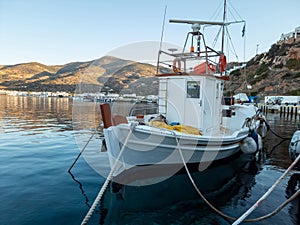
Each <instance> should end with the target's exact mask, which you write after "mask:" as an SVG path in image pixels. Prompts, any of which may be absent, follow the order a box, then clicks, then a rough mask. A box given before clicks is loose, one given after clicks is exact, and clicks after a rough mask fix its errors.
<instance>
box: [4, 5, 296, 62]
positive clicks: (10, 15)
mask: <svg viewBox="0 0 300 225" xmlns="http://www.w3.org/2000/svg"><path fill="white" fill-rule="evenodd" d="M227 1H228V6H229V7H230V8H231V11H228V17H230V16H231V14H235V16H236V17H235V18H236V19H240V18H242V19H244V20H246V23H247V24H246V36H245V37H246V42H245V43H246V53H245V57H244V53H243V46H244V45H243V44H240V45H237V47H236V49H235V50H236V51H237V54H238V55H239V59H240V60H243V59H244V58H245V59H246V60H249V59H250V58H252V57H253V56H254V55H255V53H256V50H257V45H258V53H261V52H266V51H268V50H269V48H270V47H271V45H272V44H273V43H276V42H277V41H278V40H279V38H280V36H281V34H282V33H288V32H291V31H293V30H294V29H295V28H296V27H299V26H300V13H299V12H300V0H251V1H250V0H227ZM221 4H222V0H185V1H182V0H181V1H179V0H147V1H146V0H0V49H1V50H0V51H1V53H0V65H11V64H17V63H23V62H33V61H35V62H41V63H44V64H47V65H55V64H65V63H69V62H74V61H88V60H92V59H97V58H100V57H102V56H103V55H106V54H107V53H108V52H110V51H111V50H113V49H116V48H119V47H121V46H124V45H129V44H132V43H135V42H143V41H157V42H159V41H160V37H161V30H162V21H163V16H164V9H165V6H166V5H167V14H166V19H167V21H168V20H169V19H171V18H178V19H193V20H196V19H197V20H211V19H214V20H215V19H217V20H221V18H222V16H221V15H219V16H218V17H214V14H215V13H216V12H218V9H220V6H221ZM232 6H233V8H232ZM234 26H236V25H234ZM189 29H190V27H189V26H185V25H182V24H179V25H174V24H169V23H166V24H165V30H164V41H166V42H169V43H173V44H176V45H180V46H181V45H182V44H183V43H184V38H185V33H182V32H186V31H188V30H189ZM238 29H239V33H236V36H238V39H237V40H238V41H240V42H243V40H241V31H242V26H240V27H238ZM239 38H240V39H239Z"/></svg>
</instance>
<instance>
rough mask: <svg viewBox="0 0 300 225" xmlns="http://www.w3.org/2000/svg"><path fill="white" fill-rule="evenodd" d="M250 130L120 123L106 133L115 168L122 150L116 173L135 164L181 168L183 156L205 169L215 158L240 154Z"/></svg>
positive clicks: (189, 161)
mask: <svg viewBox="0 0 300 225" xmlns="http://www.w3.org/2000/svg"><path fill="white" fill-rule="evenodd" d="M248 132H249V131H248V129H247V128H245V129H242V130H240V131H239V132H235V133H234V134H232V135H219V136H200V135H186V134H182V133H178V132H174V131H169V130H163V129H159V128H154V127H150V126H143V125H138V126H135V127H133V128H132V126H131V125H130V124H120V125H118V126H111V127H109V128H107V129H104V136H105V140H106V146H107V151H108V154H109V156H110V157H109V159H110V164H111V168H112V167H113V165H114V164H115V163H116V159H117V158H118V156H119V154H120V151H121V150H122V153H121V156H120V160H119V162H117V163H119V165H118V167H117V169H116V171H115V174H114V175H115V176H116V175H118V174H120V173H121V172H122V171H124V170H127V169H129V168H132V167H135V166H150V165H178V166H177V169H178V170H179V169H181V168H182V167H183V160H184V162H185V163H187V164H195V163H198V164H199V170H204V169H206V168H207V166H209V165H210V163H212V162H213V161H216V160H221V159H224V158H227V157H230V156H232V155H234V154H236V153H237V152H238V151H239V150H240V142H241V141H242V140H243V139H244V138H246V137H247V136H248ZM123 148H124V149H123ZM180 153H182V156H181V154H180ZM182 157H183V158H182ZM173 172H174V171H173V170H172V173H173Z"/></svg>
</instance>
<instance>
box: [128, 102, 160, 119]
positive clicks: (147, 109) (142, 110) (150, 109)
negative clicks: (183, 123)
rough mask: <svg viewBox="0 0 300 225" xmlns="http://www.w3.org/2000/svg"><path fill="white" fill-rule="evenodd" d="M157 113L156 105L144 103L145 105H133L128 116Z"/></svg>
mask: <svg viewBox="0 0 300 225" xmlns="http://www.w3.org/2000/svg"><path fill="white" fill-rule="evenodd" d="M157 113H158V105H157V104H154V105H145V106H135V107H132V108H131V109H130V112H129V116H136V115H139V114H142V115H147V114H157Z"/></svg>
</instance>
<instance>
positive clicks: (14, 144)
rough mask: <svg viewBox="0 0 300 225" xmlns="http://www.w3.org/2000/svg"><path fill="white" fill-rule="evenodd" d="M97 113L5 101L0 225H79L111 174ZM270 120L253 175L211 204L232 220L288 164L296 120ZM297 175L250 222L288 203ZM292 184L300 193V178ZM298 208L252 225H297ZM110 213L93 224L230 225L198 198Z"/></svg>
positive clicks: (66, 101)
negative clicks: (81, 154)
mask: <svg viewBox="0 0 300 225" xmlns="http://www.w3.org/2000/svg"><path fill="white" fill-rule="evenodd" d="M122 104H123V105H122ZM126 104H129V103H121V105H120V104H119V105H115V106H114V109H113V110H115V111H120V110H124V109H125V108H126V107H124V106H125V105H126ZM127 108H128V107H127ZM98 112H99V103H94V102H77V101H74V100H73V99H71V98H41V97H22V96H8V95H0V179H1V182H0V202H1V205H0V215H1V219H0V224H10V225H23V224H24V225H25V224H26V225H29V224H30V225H34V224H43V225H50V224H51V225H53V224H64V225H74V224H80V223H81V221H82V219H83V218H84V216H85V215H86V213H87V211H88V210H89V208H90V206H91V204H92V203H93V201H94V199H95V198H96V195H97V194H98V191H99V190H100V188H101V186H102V184H103V183H104V182H105V178H106V176H107V174H108V173H109V167H108V158H107V155H106V153H105V152H102V151H101V146H102V137H101V133H98V132H95V131H96V128H97V126H98V124H99V122H100V120H99V114H98ZM125 113H127V112H125ZM266 116H267V122H268V123H269V125H270V128H271V131H269V132H268V134H267V136H266V138H265V140H264V150H265V151H264V153H263V154H262V156H261V158H260V159H258V160H257V161H256V162H255V165H254V167H255V169H254V170H252V171H250V172H249V171H244V172H241V173H240V174H239V179H238V180H234V181H233V183H231V184H230V188H228V189H227V190H226V191H225V192H222V195H221V196H218V197H215V198H211V199H210V200H211V202H212V203H213V204H214V205H215V206H216V207H217V208H218V209H219V210H221V211H222V212H223V213H225V214H228V215H230V216H233V217H239V216H240V215H242V214H243V213H244V212H245V211H246V210H248V209H249V208H250V207H251V206H252V205H253V204H254V203H255V202H256V201H257V200H258V199H259V198H260V197H261V196H262V195H263V194H264V193H265V192H266V191H267V190H268V189H269V188H270V187H271V186H272V185H273V183H274V182H275V181H276V180H277V179H278V178H279V177H280V176H281V175H282V173H283V172H284V171H285V169H287V168H288V166H289V165H290V164H291V160H290V158H289V154H288V145H289V138H291V136H292V134H293V133H294V132H295V130H296V129H297V126H298V123H299V118H298V117H294V116H287V115H284V116H280V115H279V114H276V113H275V114H274V113H268V114H267V115H266ZM86 144H88V145H87V146H86ZM85 146H86V150H85V151H84V153H83V156H82V157H80V158H79V160H78V161H77V163H76V164H75V166H74V167H73V168H72V170H71V173H69V172H68V168H69V167H70V165H71V164H72V162H73V161H74V159H75V158H76V156H77V155H78V153H79V151H80V150H81V149H82V148H84V147H85ZM299 173H300V172H299V171H297V170H292V171H291V172H290V173H289V174H288V175H287V177H285V178H284V180H283V181H282V182H281V183H280V185H279V186H278V187H277V188H276V189H275V190H274V191H273V192H272V193H271V195H270V196H269V197H268V198H267V199H266V200H265V201H264V202H263V203H262V204H261V205H260V206H259V207H258V208H257V209H256V210H255V211H254V212H253V213H252V214H251V215H250V216H249V218H255V217H260V216H263V215H265V214H268V213H270V212H272V211H273V210H274V209H275V208H276V207H278V206H279V205H280V204H281V203H283V202H284V201H286V200H287V198H288V197H289V196H290V192H291V189H290V186H289V185H288V184H291V183H293V182H291V181H292V179H294V178H295V177H297V176H298V174H299ZM220 176H222V173H220ZM207 182H209V180H208V181H207ZM297 182H298V183H297ZM294 183H295V184H296V186H295V188H296V189H297V188H299V183H300V180H299V176H298V180H296V181H295V182H294ZM297 184H298V186H297ZM180 194H181V193H178V195H180ZM147 196H148V193H144V196H141V198H142V199H145V201H149V202H150V201H157V200H155V199H147ZM164 197H166V198H167V197H168V193H167V192H165V193H162V194H161V198H164ZM157 202H158V201H157ZM299 202H300V200H299V199H295V200H294V201H292V202H291V203H289V204H288V205H287V206H285V207H284V208H283V209H282V210H280V212H279V213H277V214H276V215H274V216H272V217H270V218H268V219H266V220H262V221H258V222H254V223H252V224H259V225H267V224H268V225H269V224H273V225H282V224H285V225H296V224H300V214H299V211H300V209H299ZM132 204H134V203H132ZM107 210H108V209H107V208H105V207H103V205H102V204H100V205H99V206H98V207H97V209H96V211H95V213H94V214H93V216H92V217H91V219H90V221H89V223H88V224H122V225H123V224H124V225H125V224H128V225H133V224H134V225H139V224H141V225H143V224H145V225H150V224H151V225H157V224H159V225H160V224H174V225H183V224H184V225H192V224H193V225H196V224H203V225H204V224H205V225H207V224H212V225H215V224H224V225H225V224H231V223H230V221H228V220H226V219H223V218H222V217H221V216H219V215H218V214H216V213H215V212H214V211H213V210H211V209H210V208H209V207H208V206H207V205H206V204H205V203H204V202H203V201H202V200H201V199H200V197H197V198H195V199H189V200H187V201H179V202H177V203H176V202H175V203H174V202H172V204H170V205H163V206H162V205H159V204H157V208H155V209H151V210H149V209H146V208H143V207H140V208H138V209H137V210H134V211H117V212H118V213H117V214H116V215H114V214H113V212H114V211H112V213H110V218H111V220H110V222H109V223H108V222H107V219H106V217H107V214H108V211H107ZM114 218H116V220H115V221H114ZM242 224H251V223H242Z"/></svg>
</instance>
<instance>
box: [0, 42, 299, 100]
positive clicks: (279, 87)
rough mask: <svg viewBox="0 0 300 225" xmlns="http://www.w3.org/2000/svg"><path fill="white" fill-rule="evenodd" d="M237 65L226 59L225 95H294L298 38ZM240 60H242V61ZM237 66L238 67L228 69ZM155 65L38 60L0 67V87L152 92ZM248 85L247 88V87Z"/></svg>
mask: <svg viewBox="0 0 300 225" xmlns="http://www.w3.org/2000/svg"><path fill="white" fill-rule="evenodd" d="M242 64H243V63H238V62H230V63H228V64H227V65H228V66H227V67H228V69H231V71H232V72H231V73H230V75H229V76H230V80H229V81H227V82H226V83H225V87H224V93H225V95H227V96H230V95H234V94H236V93H238V92H246V93H248V94H249V95H262V96H264V95H300V37H298V38H292V39H287V40H281V41H279V42H277V43H275V44H273V45H272V46H271V48H270V49H269V51H268V52H264V53H261V54H257V55H255V56H254V57H253V58H252V59H251V60H249V61H248V62H247V63H246V67H242V66H241V65H242ZM244 64H245V63H244ZM237 65H240V67H241V68H240V69H236V70H233V69H232V68H234V67H235V66H237ZM155 73H156V67H155V66H153V65H151V64H145V63H139V62H134V61H130V60H124V59H120V58H116V57H113V56H104V57H102V58H99V59H95V60H90V61H86V62H70V63H66V64H64V65H50V66H49V65H44V64H42V63H39V62H30V63H20V64H16V65H7V66H5V65H0V88H2V89H7V90H19V91H51V92H56V91H66V92H71V93H74V92H78V91H81V92H99V91H106V92H108V91H113V92H116V93H136V94H138V95H150V94H157V93H158V79H157V77H155ZM249 87H251V88H249Z"/></svg>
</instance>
